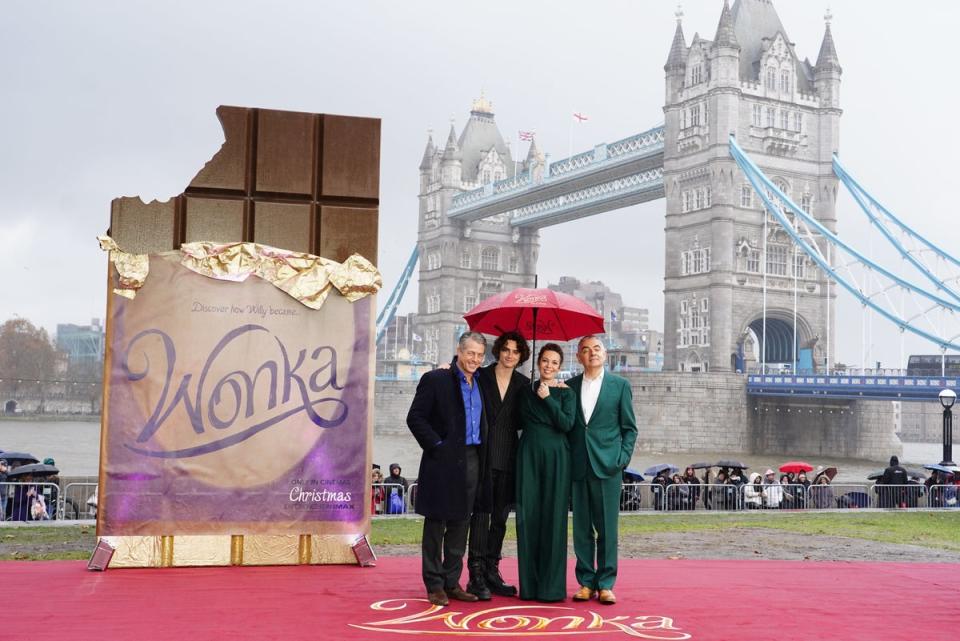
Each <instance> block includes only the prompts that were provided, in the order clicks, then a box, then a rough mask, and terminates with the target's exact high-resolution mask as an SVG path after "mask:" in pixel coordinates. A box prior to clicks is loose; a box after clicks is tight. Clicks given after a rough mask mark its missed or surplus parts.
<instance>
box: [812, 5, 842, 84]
mask: <svg viewBox="0 0 960 641" xmlns="http://www.w3.org/2000/svg"><path fill="white" fill-rule="evenodd" d="M832 20H833V13H831V11H830V10H829V9H827V13H826V15H824V16H823V21H824V22H825V23H826V30H825V31H824V32H823V42H822V43H820V55H818V56H817V66H816V67H815V69H816V71H818V72H820V71H837V72H842V71H843V69H841V67H840V58H839V57H838V56H837V47H836V45H834V44H833V33H832V32H831V31H830V22H831V21H832Z"/></svg>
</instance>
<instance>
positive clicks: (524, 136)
mask: <svg viewBox="0 0 960 641" xmlns="http://www.w3.org/2000/svg"><path fill="white" fill-rule="evenodd" d="M517 134H518V135H519V136H520V140H522V141H524V142H530V141H531V140H533V138H534V136H536V132H535V131H518V132H517Z"/></svg>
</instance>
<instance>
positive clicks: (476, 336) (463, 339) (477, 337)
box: [457, 332, 487, 349]
mask: <svg viewBox="0 0 960 641" xmlns="http://www.w3.org/2000/svg"><path fill="white" fill-rule="evenodd" d="M467 341H474V342H475V343H480V344H481V345H483V349H487V339H486V338H484V337H483V334H481V333H480V332H464V333H462V334H460V340H459V341H457V346H458V347H459V348H460V349H466V347H467Z"/></svg>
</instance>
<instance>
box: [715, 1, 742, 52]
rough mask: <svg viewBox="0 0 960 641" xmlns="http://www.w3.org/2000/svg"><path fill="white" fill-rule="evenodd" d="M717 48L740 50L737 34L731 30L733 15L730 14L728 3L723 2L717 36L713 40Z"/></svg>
mask: <svg viewBox="0 0 960 641" xmlns="http://www.w3.org/2000/svg"><path fill="white" fill-rule="evenodd" d="M713 41H714V43H715V44H716V45H717V46H718V47H735V48H737V49H739V48H740V43H739V42H737V34H736V33H735V32H734V29H733V14H732V13H731V12H730V2H729V1H728V0H723V11H722V12H720V23H719V24H718V25H717V35H716V36H715V37H714V39H713Z"/></svg>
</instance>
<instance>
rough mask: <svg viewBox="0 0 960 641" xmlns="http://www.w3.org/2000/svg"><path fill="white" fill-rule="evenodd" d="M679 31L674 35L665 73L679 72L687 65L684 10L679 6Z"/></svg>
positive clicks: (664, 67)
mask: <svg viewBox="0 0 960 641" xmlns="http://www.w3.org/2000/svg"><path fill="white" fill-rule="evenodd" d="M675 15H676V16H677V30H676V31H675V32H674V34H673V43H672V44H671V45H670V55H669V56H668V57H667V64H665V65H664V66H663V70H664V71H667V72H669V71H678V70H681V69H683V68H684V67H685V66H686V64H687V39H686V38H684V37H683V22H682V21H683V8H682V7H681V6H680V5H677V12H676V14H675Z"/></svg>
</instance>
